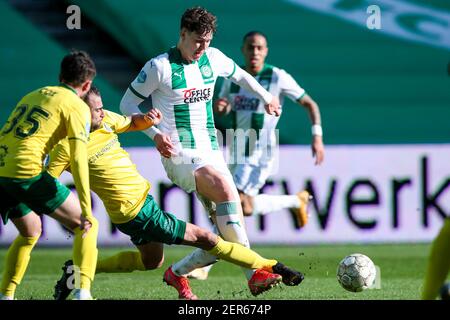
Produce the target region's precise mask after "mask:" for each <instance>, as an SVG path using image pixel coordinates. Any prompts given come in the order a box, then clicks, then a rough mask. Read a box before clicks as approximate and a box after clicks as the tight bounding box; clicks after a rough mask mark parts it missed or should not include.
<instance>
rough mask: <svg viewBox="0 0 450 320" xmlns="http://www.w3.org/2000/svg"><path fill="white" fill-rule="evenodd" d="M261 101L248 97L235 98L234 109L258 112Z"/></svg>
mask: <svg viewBox="0 0 450 320" xmlns="http://www.w3.org/2000/svg"><path fill="white" fill-rule="evenodd" d="M258 105H259V99H258V98H249V97H246V96H235V97H234V108H235V110H236V111H237V110H246V111H256V110H257V109H258Z"/></svg>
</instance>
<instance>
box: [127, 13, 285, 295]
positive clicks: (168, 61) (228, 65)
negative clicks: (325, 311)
mask: <svg viewBox="0 0 450 320" xmlns="http://www.w3.org/2000/svg"><path fill="white" fill-rule="evenodd" d="M216 20H217V18H216V17H215V16H214V15H212V14H211V13H210V12H208V11H207V10H205V9H203V8H200V7H195V8H190V9H187V10H186V11H185V12H184V13H183V15H182V17H181V25H180V37H179V40H178V43H177V45H176V47H172V48H171V49H169V50H168V52H165V53H163V54H161V55H159V56H157V57H155V58H153V59H151V60H149V61H148V62H147V63H146V64H145V66H144V67H143V69H142V70H141V72H140V73H139V75H138V76H137V77H136V79H135V80H134V81H133V82H132V83H131V85H130V86H129V88H128V90H127V91H126V93H125V95H124V96H123V98H122V101H121V105H120V107H121V110H122V112H123V113H124V114H128V115H130V114H134V113H139V112H140V110H139V108H138V106H139V104H141V103H142V102H143V101H144V100H145V99H146V98H148V97H149V96H150V95H151V96H152V103H153V106H154V107H156V108H158V109H160V110H161V112H162V114H163V116H164V117H163V120H162V121H161V123H160V124H159V125H158V128H155V127H152V128H150V129H149V130H148V131H146V133H147V134H148V135H149V137H150V138H152V139H153V140H154V141H155V143H156V147H157V149H158V151H159V152H160V153H161V155H162V158H161V159H162V164H163V166H164V168H165V171H166V173H167V175H168V177H169V179H170V180H171V181H172V182H173V183H175V184H176V185H178V186H179V187H181V188H182V189H183V190H185V191H186V192H188V193H191V192H195V193H196V194H197V196H198V198H199V199H200V201H201V202H202V204H203V206H204V207H205V209H206V210H207V212H209V213H210V214H211V218H212V221H213V222H214V224H215V226H216V227H217V229H218V232H219V234H220V235H221V236H222V237H223V239H225V240H227V241H231V242H236V243H240V244H242V245H244V246H246V247H249V241H248V237H247V232H246V230H245V225H244V219H243V215H242V209H241V205H240V201H239V194H238V192H237V189H236V187H235V185H234V182H233V177H232V176H231V174H230V171H229V170H228V167H227V165H226V163H225V160H224V158H223V155H222V152H221V150H220V149H219V144H218V142H217V135H216V128H215V126H214V119H213V109H212V97H213V94H214V84H215V82H216V79H217V77H219V76H221V77H227V78H230V79H232V81H234V82H236V83H238V84H239V85H240V86H242V87H244V88H247V90H249V91H250V92H253V93H254V94H255V95H256V96H257V97H258V98H259V99H261V101H264V108H265V110H266V112H267V113H269V114H271V115H273V116H278V115H279V102H278V99H277V98H276V97H274V96H273V95H272V94H270V93H269V92H267V91H266V90H265V89H264V88H263V87H261V86H260V85H259V84H258V82H257V81H256V80H255V79H254V78H253V77H252V76H251V75H250V74H248V73H247V72H245V71H244V70H242V69H241V68H239V66H237V65H236V64H235V63H234V61H233V60H231V59H230V58H228V57H227V56H225V55H224V54H223V53H222V52H221V51H220V50H218V49H216V48H212V47H210V43H211V40H212V38H213V35H214V33H215V31H216ZM215 261H216V257H215V256H214V255H212V254H210V253H208V252H206V251H204V250H201V249H197V250H195V251H194V252H193V253H191V254H189V255H188V256H186V257H185V258H183V259H182V260H181V261H179V262H177V263H175V264H174V265H172V266H171V267H170V268H169V269H168V270H167V271H166V273H165V275H164V279H165V281H166V282H167V283H168V284H170V285H172V286H174V287H175V288H176V289H177V290H178V291H179V293H180V296H181V295H182V294H183V293H184V292H189V295H191V290H190V288H189V282H188V281H185V280H186V277H185V275H187V274H188V273H189V272H190V271H192V270H194V269H196V268H198V267H202V266H205V265H208V264H211V263H214V262H215ZM244 273H245V275H246V277H247V279H249V281H251V283H258V284H259V287H260V291H261V292H262V291H264V290H267V289H270V287H271V285H272V284H273V283H275V282H277V279H276V277H275V276H274V275H273V274H271V273H269V272H266V273H264V272H260V273H255V272H254V270H251V269H245V270H244ZM180 288H182V289H180ZM189 295H188V296H186V297H185V298H187V299H189ZM192 295H193V294H192Z"/></svg>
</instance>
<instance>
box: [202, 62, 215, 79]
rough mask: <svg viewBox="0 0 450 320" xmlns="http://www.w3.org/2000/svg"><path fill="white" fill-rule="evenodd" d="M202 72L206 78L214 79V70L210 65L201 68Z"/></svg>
mask: <svg viewBox="0 0 450 320" xmlns="http://www.w3.org/2000/svg"><path fill="white" fill-rule="evenodd" d="M200 72H201V73H202V75H203V76H204V77H205V78H211V77H212V70H211V68H210V67H209V66H208V65H204V66H202V67H201V68H200Z"/></svg>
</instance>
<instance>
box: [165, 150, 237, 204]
mask: <svg viewBox="0 0 450 320" xmlns="http://www.w3.org/2000/svg"><path fill="white" fill-rule="evenodd" d="M161 159H162V164H163V166H164V169H165V170H166V173H167V177H168V178H169V179H170V180H171V181H172V182H173V183H175V184H176V185H177V186H179V187H180V188H181V189H183V190H184V191H186V192H188V193H191V192H196V191H197V186H196V183H195V176H194V173H195V171H197V170H198V169H200V168H202V167H204V166H207V165H209V166H211V167H213V168H214V169H216V170H217V171H218V172H219V173H220V174H221V175H222V176H223V177H225V179H226V180H227V181H228V182H229V183H230V187H231V188H232V189H234V190H235V191H236V196H237V198H236V199H237V201H238V200H239V195H238V193H237V190H236V186H235V184H234V181H233V176H232V175H231V173H230V170H229V169H228V166H227V164H226V163H225V159H224V158H223V154H222V151H220V150H207V151H205V150H196V149H183V151H181V152H180V154H179V155H177V156H173V157H172V158H169V159H167V158H164V157H162V158H161ZM197 197H198V198H199V200H200V201H201V202H202V204H203V206H204V207H205V209H206V210H207V211H208V212H212V211H214V210H215V205H214V203H212V202H211V201H209V200H208V199H206V198H204V197H202V196H200V195H199V194H197Z"/></svg>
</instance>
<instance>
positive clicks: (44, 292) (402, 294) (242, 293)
mask: <svg viewBox="0 0 450 320" xmlns="http://www.w3.org/2000/svg"><path fill="white" fill-rule="evenodd" d="M123 249H126V250H130V248H100V249H99V258H102V257H108V256H110V255H113V254H114V253H116V252H118V251H120V250H123ZM254 249H255V250H256V251H257V252H258V253H259V254H261V255H263V256H264V257H267V258H272V257H273V258H276V259H278V260H279V261H281V262H283V263H284V264H286V265H289V266H291V267H294V268H296V269H298V270H300V271H302V272H303V273H305V280H304V281H303V283H302V284H300V286H298V287H287V286H284V285H280V286H278V287H275V288H273V289H272V290H270V291H268V292H266V293H264V294H262V295H260V296H258V297H256V298H254V297H253V296H252V295H251V294H250V292H249V290H248V288H247V284H246V282H247V281H246V280H245V278H244V275H243V273H242V271H241V270H240V268H239V267H237V266H234V265H231V264H229V263H227V262H225V261H221V262H219V263H217V264H216V265H215V266H214V267H213V268H212V270H211V272H210V275H209V278H208V280H206V281H200V280H191V286H192V288H193V291H194V292H195V293H196V294H197V295H198V296H199V298H200V299H207V300H235V299H236V300H241V299H244V300H245V299H258V300H277V299H283V300H308V299H315V300H335V299H343V300H348V299H364V300H368V299H369V300H370V299H373V300H383V299H419V297H420V288H421V285H422V281H423V277H424V272H425V267H426V262H427V257H428V253H429V244H407V245H392V244H383V245H320V246H254ZM6 250H7V248H0V261H1V266H0V268H1V269H0V270H1V271H3V268H4V266H3V265H4V260H5V255H6ZM191 250H192V249H191V248H189V247H184V246H166V247H165V262H164V265H163V267H162V268H160V269H158V270H150V271H145V272H144V271H135V272H133V273H114V274H104V273H103V274H98V275H96V278H95V282H94V286H93V289H92V293H93V295H94V297H95V298H97V299H133V300H135V299H139V300H140V299H151V300H161V299H163V300H165V299H176V298H177V293H176V291H175V289H174V288H172V287H169V286H167V285H166V284H165V283H163V282H162V276H163V273H164V270H165V269H166V268H167V267H168V266H169V265H170V264H171V263H173V262H175V261H177V260H178V259H180V258H182V257H183V256H184V255H185V254H187V253H189V252H190V251H191ZM351 253H363V254H366V255H367V256H369V257H370V258H371V259H372V260H373V261H374V263H375V264H376V265H377V266H378V267H379V268H380V270H381V288H380V289H374V290H366V291H364V292H360V293H351V292H347V291H345V290H344V289H343V288H341V287H340V286H339V284H338V282H337V280H336V268H337V265H338V263H339V261H340V260H341V259H342V258H343V257H344V256H346V255H348V254H351ZM70 256H71V249H70V248H39V247H37V248H36V249H35V250H34V251H33V253H32V258H31V262H30V264H29V267H28V270H27V273H26V274H25V277H24V279H23V281H22V284H21V285H20V286H19V287H18V289H17V291H16V298H17V299H27V300H28V299H52V294H53V286H54V284H55V282H56V280H57V279H58V278H59V277H60V274H61V266H62V264H63V263H64V261H65V260H67V259H68V258H70Z"/></svg>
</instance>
